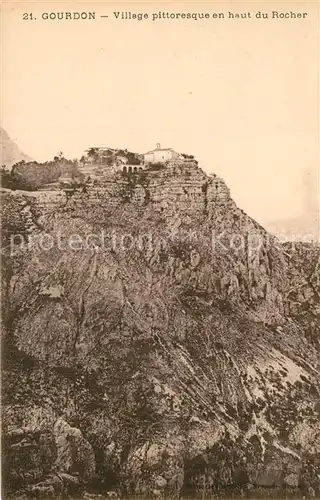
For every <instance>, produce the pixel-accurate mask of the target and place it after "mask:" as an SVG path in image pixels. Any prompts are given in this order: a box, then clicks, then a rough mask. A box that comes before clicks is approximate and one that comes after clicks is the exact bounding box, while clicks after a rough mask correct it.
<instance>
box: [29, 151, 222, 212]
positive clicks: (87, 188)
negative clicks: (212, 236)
mask: <svg viewBox="0 0 320 500" xmlns="http://www.w3.org/2000/svg"><path fill="white" fill-rule="evenodd" d="M28 165H29V164H26V165H25V166H22V168H28ZM57 165H58V166H59V169H60V170H59V171H60V172H62V173H61V174H60V175H59V173H58V174H57V175H56V178H55V180H54V181H53V182H49V183H46V184H42V185H41V186H39V187H38V188H37V190H34V191H33V190H29V191H23V193H24V194H27V195H28V196H31V197H33V198H35V201H36V202H37V203H38V204H39V205H40V206H41V208H42V209H48V210H50V211H51V210H54V209H55V208H56V207H57V206H60V205H65V204H68V206H69V207H71V206H75V207H76V206H79V205H81V204H82V203H83V202H84V201H85V202H86V204H87V205H88V204H89V205H90V204H91V203H92V204H97V203H99V204H100V205H101V206H103V207H105V208H110V207H114V206H118V205H121V204H123V203H134V204H136V205H141V206H143V205H151V206H152V208H153V209H155V210H161V211H162V210H164V209H168V208H169V207H173V206H174V207H176V208H180V209H183V210H187V211H189V210H191V211H194V210H199V211H203V210H207V209H208V208H209V206H210V205H212V204H214V203H216V202H218V201H221V200H222V201H225V200H226V199H229V198H230V192H229V189H228V187H227V186H226V184H225V182H224V181H223V180H222V179H220V178H219V177H217V176H216V175H215V174H211V175H207V174H206V173H205V172H204V171H203V170H202V169H201V168H200V167H199V165H198V162H197V160H196V159H195V158H194V156H192V155H187V154H184V153H178V152H176V151H174V150H173V149H172V148H170V147H165V148H163V147H161V145H160V144H157V145H156V147H155V148H154V149H151V150H149V151H147V152H146V153H144V154H138V153H132V152H130V151H128V150H127V149H113V148H109V147H91V148H89V149H88V150H87V151H86V152H85V155H84V156H82V158H81V159H80V160H78V161H77V162H76V164H75V163H74V162H70V161H68V160H65V159H64V158H63V157H62V158H58V157H56V158H55V162H54V163H52V164H51V163H49V164H47V166H46V168H47V169H54V168H56V167H57ZM40 167H42V166H41V165H39V164H38V168H40ZM35 172H36V173H37V166H36V167H35ZM39 173H40V171H39ZM20 192H21V191H20Z"/></svg>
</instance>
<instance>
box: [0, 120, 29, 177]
mask: <svg viewBox="0 0 320 500" xmlns="http://www.w3.org/2000/svg"><path fill="white" fill-rule="evenodd" d="M0 131H1V165H5V166H6V167H7V168H11V167H12V165H14V164H15V163H18V162H19V161H22V160H24V161H26V162H28V161H32V158H31V157H30V156H28V155H26V154H24V153H23V152H22V151H20V149H19V148H18V146H17V145H16V143H15V142H14V141H13V140H12V139H11V138H10V137H9V135H8V134H7V132H6V131H5V130H4V129H3V128H2V127H0Z"/></svg>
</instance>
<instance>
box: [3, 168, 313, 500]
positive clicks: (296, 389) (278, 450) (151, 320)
mask: <svg viewBox="0 0 320 500" xmlns="http://www.w3.org/2000/svg"><path fill="white" fill-rule="evenodd" d="M170 168H171V170H170ZM170 168H169V169H166V170H163V171H159V172H153V173H150V174H145V173H142V174H139V175H140V177H139V178H138V177H137V178H133V177H130V178H126V177H122V178H121V179H120V178H119V179H117V182H113V183H112V182H111V180H110V179H109V181H106V182H105V185H104V186H103V185H101V184H100V185H98V186H97V185H96V186H94V185H88V186H86V188H85V189H82V190H81V191H79V190H71V191H65V193H64V194H63V195H61V193H60V196H62V199H60V200H59V201H57V202H54V203H53V204H51V205H50V203H43V202H42V201H41V203H39V197H36V196H32V195H30V193H29V194H28V195H26V194H25V193H22V192H20V193H15V194H13V193H11V192H8V191H7V192H5V193H3V202H2V204H1V206H2V211H3V215H2V220H3V231H2V237H3V280H2V286H3V308H2V309H3V317H2V328H3V332H4V335H3V339H4V340H3V345H4V347H3V351H4V367H3V368H4V372H3V382H2V383H3V453H4V456H5V464H6V470H5V474H4V484H5V490H6V492H7V495H8V496H10V495H13V496H15V497H17V495H19V494H21V495H22V494H27V495H29V496H31V497H36V496H37V497H39V496H40V497H46V496H50V495H51V497H53V496H59V495H62V494H70V495H75V496H79V495H83V494H84V491H86V492H87V493H86V495H87V496H88V495H89V493H91V494H94V493H95V494H96V493H100V494H103V495H112V494H113V495H115V494H117V495H144V496H146V497H147V498H150V496H160V495H164V496H176V495H187V494H191V495H195V494H201V495H211V494H214V495H217V494H224V493H225V494H228V495H230V494H231V492H233V493H236V494H241V495H246V494H248V495H249V494H250V492H252V491H253V492H254V494H256V493H257V491H258V490H259V491H261V490H263V491H264V492H265V491H268V492H273V493H275V494H276V493H277V492H279V491H281V492H283V491H284V490H286V491H291V492H294V493H299V494H301V495H306V494H307V495H311V496H312V495H315V494H316V493H319V460H320V455H319V451H320V425H319V411H320V405H319V389H320V377H319V370H320V363H319V248H318V247H317V246H315V245H313V246H312V247H310V248H309V247H307V246H303V245H301V246H298V247H296V248H293V247H292V246H290V247H289V246H285V245H282V244H280V243H279V242H277V240H275V239H274V238H273V237H271V236H270V235H269V234H268V233H267V232H266V231H265V230H264V229H263V228H262V227H261V226H259V225H258V224H257V223H256V222H255V221H253V220H252V219H251V218H250V217H249V216H248V215H246V214H245V213H244V212H243V211H242V210H240V209H239V208H238V207H237V206H236V205H235V203H234V202H233V200H232V198H231V197H230V194H229V191H228V189H227V187H226V186H225V184H224V183H223V181H221V180H219V179H215V178H214V177H212V178H209V177H208V176H206V175H205V174H204V173H203V172H202V170H201V169H198V168H197V166H196V165H190V163H188V162H186V163H185V165H184V164H183V163H180V164H179V165H173V164H172V165H171V167H170ZM221 194H222V196H221ZM41 196H42V197H43V196H44V195H43V194H42V195H41ZM41 200H43V198H41ZM88 492H89V493H88ZM115 492H116V493H115ZM89 496H90V495H89Z"/></svg>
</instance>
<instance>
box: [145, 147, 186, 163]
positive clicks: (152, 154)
mask: <svg viewBox="0 0 320 500" xmlns="http://www.w3.org/2000/svg"><path fill="white" fill-rule="evenodd" d="M143 156H144V162H145V163H165V162H166V161H169V160H172V159H173V158H178V157H179V156H180V155H179V153H177V152H176V151H174V150H173V149H172V148H161V146H160V144H157V147H156V149H153V150H152V151H148V152H147V153H145V154H144V155H143Z"/></svg>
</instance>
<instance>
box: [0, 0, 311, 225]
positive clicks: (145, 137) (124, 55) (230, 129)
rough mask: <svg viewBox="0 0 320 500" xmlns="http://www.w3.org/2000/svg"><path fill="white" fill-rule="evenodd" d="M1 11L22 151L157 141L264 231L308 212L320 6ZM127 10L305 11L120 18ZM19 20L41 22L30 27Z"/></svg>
mask: <svg viewBox="0 0 320 500" xmlns="http://www.w3.org/2000/svg"><path fill="white" fill-rule="evenodd" d="M3 10H4V12H3V21H2V22H3V34H2V43H3V63H2V72H3V76H2V83H3V89H2V120H1V122H2V125H3V127H4V128H5V129H6V130H7V132H8V133H9V135H10V136H11V138H12V139H14V140H15V141H16V142H17V144H18V146H19V147H20V149H21V150H23V151H24V152H25V153H26V154H28V155H30V156H32V157H33V158H35V159H37V160H38V161H41V160H47V159H51V158H52V157H53V156H54V155H55V154H56V153H57V152H58V151H60V150H62V151H63V152H64V154H65V156H68V157H76V156H79V155H81V154H82V152H83V150H85V149H86V148H87V147H88V146H90V145H108V146H111V147H123V148H125V147H126V148H128V149H130V150H133V151H138V152H145V151H147V150H149V149H151V148H153V147H155V144H156V143H157V142H160V143H161V145H162V146H164V147H173V148H174V149H176V150H177V151H180V152H186V153H190V154H194V155H195V156H196V157H197V158H198V159H199V161H200V164H201V166H202V167H203V168H204V170H206V171H207V172H215V173H217V174H218V175H221V176H222V177H224V178H225V180H226V182H227V183H228V185H229V186H230V188H231V193H232V196H233V198H234V199H235V200H236V202H237V203H238V204H239V205H240V206H241V207H242V208H243V209H244V210H245V211H247V212H248V213H249V214H250V215H252V216H253V217H255V218H256V219H257V220H258V221H260V222H261V223H264V222H265V221H267V220H273V219H277V218H281V219H285V218H292V217H293V218H294V217H298V216H301V215H305V214H304V210H305V207H304V196H303V195H302V194H301V193H302V179H303V177H302V173H303V171H305V170H309V171H313V172H317V171H318V167H319V100H318V94H319V54H318V40H317V37H318V36H319V27H318V19H317V3H308V2H301V3H298V2H292V3H290V2H286V3H281V2H277V3H276V4H274V5H273V4H271V3H270V2H268V4H267V3H263V2H250V3H247V4H239V3H237V2H233V3H232V4H231V3H227V2H225V3H200V2H197V3H180V4H179V3H176V4H173V3H162V4H161V3H157V4H156V3H153V4H150V3H148V4H147V3H134V4H133V3H131V4H127V5H126V4H121V3H118V4H111V3H103V2H100V3H93V2H90V4H89V3H79V2H78V3H74V4H73V5H72V4H68V3H63V2H59V3H56V4H50V3H45V2H43V3H31V2H24V3H23V4H22V3H8V2H5V4H4V9H3ZM88 10H90V11H91V12H96V20H95V21H67V20H66V21H50V20H47V21H45V20H41V12H66V11H88ZM129 10H130V11H134V12H149V13H151V12H157V11H159V10H161V11H173V12H208V13H210V14H212V13H213V12H224V13H225V14H226V15H227V14H228V11H229V10H232V11H233V12H248V11H251V12H252V13H255V12H256V11H258V10H260V11H263V12H268V13H269V15H270V13H271V12H272V10H277V11H283V12H287V11H290V10H293V11H295V12H299V11H300V12H307V13H308V15H307V17H306V18H305V19H296V20H294V19H292V20H289V19H282V20H281V19H270V18H269V19H264V20H257V19H241V20H239V19H227V18H225V19H220V20H219V19H210V20H203V21H193V20H184V21H183V20H179V21H177V20H159V21H155V22H153V21H151V20H150V21H149V20H147V21H141V22H139V21H120V20H116V19H115V18H114V17H113V14H112V12H113V11H129ZM23 12H32V13H33V14H34V16H36V18H37V19H36V20H33V21H23V20H22V13H23ZM101 14H108V15H109V16H110V17H109V18H100V15H101ZM314 178H315V179H317V177H316V176H314ZM316 189H317V187H315V190H314V192H313V193H312V192H311V193H310V196H313V197H316V195H317V191H316ZM315 200H316V198H315ZM315 203H316V201H315Z"/></svg>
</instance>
